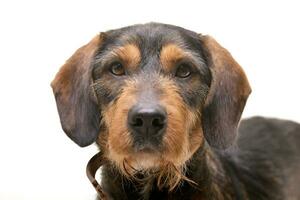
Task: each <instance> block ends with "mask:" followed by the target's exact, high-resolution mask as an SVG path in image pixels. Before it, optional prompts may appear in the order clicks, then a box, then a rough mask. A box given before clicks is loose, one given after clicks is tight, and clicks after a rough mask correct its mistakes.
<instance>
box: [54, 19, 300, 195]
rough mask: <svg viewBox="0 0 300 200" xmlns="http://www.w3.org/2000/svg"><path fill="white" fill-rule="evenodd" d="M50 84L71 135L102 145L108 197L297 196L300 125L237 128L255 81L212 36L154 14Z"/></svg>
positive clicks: (90, 50) (107, 39)
mask: <svg viewBox="0 0 300 200" xmlns="http://www.w3.org/2000/svg"><path fill="white" fill-rule="evenodd" d="M52 87H53V90H54V94H55V97H56V101H57V106H58V111H59V115H60V119H61V123H62V127H63V129H64V131H65V132H66V133H67V135H68V136H69V137H70V138H71V139H72V140H73V141H75V142H76V143H77V144H79V145H80V146H87V145H89V144H91V143H93V142H94V141H96V143H97V144H98V145H99V147H100V150H101V151H102V152H103V155H104V158H105V160H106V162H105V163H106V164H105V165H104V166H103V167H102V175H103V176H102V184H101V185H102V187H103V189H104V192H105V194H106V196H107V198H108V199H116V200H119V199H129V200H134V199H195V200H196V199H198V200H202V199H217V200H218V199H221V200H222V199H272V200H273V199H290V200H294V199H299V198H300V193H299V191H298V190H297V183H299V182H300V170H299V165H300V158H299V155H300V125H299V124H297V123H293V122H289V121H281V120H275V119H264V118H252V119H249V120H245V121H243V122H241V124H240V126H239V131H238V125H239V120H240V116H241V114H242V111H243V108H244V105H245V103H246V100H247V97H248V95H249V94H250V92H251V89H250V86H249V83H248V80H247V78H246V75H245V74H244V72H243V70H242V69H241V67H240V66H239V65H238V64H237V62H236V61H235V60H234V59H233V58H232V57H231V55H230V53H229V52H228V51H227V50H226V49H224V48H223V47H221V46H220V45H219V44H218V43H217V42H216V41H215V40H214V39H212V38H211V37H209V36H204V35H199V34H196V33H194V32H191V31H188V30H185V29H182V28H180V27H175V26H170V25H163V24H155V23H152V24H146V25H136V26H131V27H125V28H122V29H117V30H113V31H108V32H106V33H102V34H101V35H100V36H96V37H95V38H94V39H93V40H92V41H91V42H89V43H88V44H87V45H85V46H83V47H82V48H80V49H79V50H78V51H77V52H76V53H75V54H74V55H73V56H72V57H71V58H70V59H69V60H68V61H67V63H66V64H65V65H64V66H63V67H62V68H61V70H60V72H59V73H58V74H57V76H56V78H55V80H54V81H53V82H52ZM237 132H239V136H238V137H237V140H235V138H236V135H237Z"/></svg>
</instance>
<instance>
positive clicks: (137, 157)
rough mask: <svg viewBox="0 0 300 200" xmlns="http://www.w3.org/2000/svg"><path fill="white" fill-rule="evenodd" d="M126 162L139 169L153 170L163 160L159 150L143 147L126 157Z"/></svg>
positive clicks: (161, 163)
mask: <svg viewBox="0 0 300 200" xmlns="http://www.w3.org/2000/svg"><path fill="white" fill-rule="evenodd" d="M126 161H127V164H128V165H129V166H130V167H131V168H133V169H134V170H136V171H137V172H139V171H141V172H142V171H155V170H157V169H159V168H160V166H161V165H163V163H164V162H165V161H164V159H163V157H162V156H161V154H160V153H159V152H154V151H153V150H151V149H143V150H141V151H138V152H136V153H134V154H133V155H132V156H130V157H128V158H126Z"/></svg>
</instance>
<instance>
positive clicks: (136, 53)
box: [113, 44, 141, 69]
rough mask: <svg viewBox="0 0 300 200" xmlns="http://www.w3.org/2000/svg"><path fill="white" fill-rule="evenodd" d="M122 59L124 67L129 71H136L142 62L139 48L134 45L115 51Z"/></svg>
mask: <svg viewBox="0 0 300 200" xmlns="http://www.w3.org/2000/svg"><path fill="white" fill-rule="evenodd" d="M113 51H114V54H115V55H117V56H118V57H120V59H121V61H122V63H123V64H124V66H125V67H126V68H128V69H136V68H137V67H138V65H139V63H140V61H141V53H140V50H139V48H138V47H137V46H136V45H134V44H126V45H125V46H121V47H118V48H117V49H115V50H113Z"/></svg>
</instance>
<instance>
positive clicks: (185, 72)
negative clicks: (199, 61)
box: [175, 64, 191, 78]
mask: <svg viewBox="0 0 300 200" xmlns="http://www.w3.org/2000/svg"><path fill="white" fill-rule="evenodd" d="M190 75H191V69H190V66H189V65H188V64H180V65H179V66H178V67H177V70H176V74H175V76H176V77H179V78H187V77H189V76H190Z"/></svg>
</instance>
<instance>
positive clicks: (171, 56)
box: [160, 44, 192, 72]
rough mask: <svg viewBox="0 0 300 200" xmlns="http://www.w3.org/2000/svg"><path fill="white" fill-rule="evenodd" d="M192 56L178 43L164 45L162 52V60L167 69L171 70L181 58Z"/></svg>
mask: <svg viewBox="0 0 300 200" xmlns="http://www.w3.org/2000/svg"><path fill="white" fill-rule="evenodd" d="M186 57H192V55H190V53H189V52H186V51H184V50H183V49H182V48H180V47H179V46H177V45H176V44H167V45H165V46H163V47H162V50H161V53H160V62H161V64H162V67H163V69H164V70H165V71H167V72H169V71H171V70H172V68H173V67H174V64H175V63H176V62H178V61H179V60H181V59H183V58H186Z"/></svg>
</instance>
